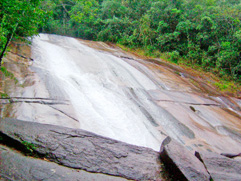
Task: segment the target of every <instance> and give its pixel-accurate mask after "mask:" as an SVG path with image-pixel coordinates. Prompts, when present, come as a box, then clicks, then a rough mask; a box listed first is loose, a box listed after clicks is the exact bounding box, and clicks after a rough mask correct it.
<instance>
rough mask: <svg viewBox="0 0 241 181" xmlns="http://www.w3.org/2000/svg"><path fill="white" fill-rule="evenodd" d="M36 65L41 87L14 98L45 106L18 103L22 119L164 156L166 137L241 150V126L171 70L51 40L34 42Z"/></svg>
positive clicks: (74, 42)
mask: <svg viewBox="0 0 241 181" xmlns="http://www.w3.org/2000/svg"><path fill="white" fill-rule="evenodd" d="M92 44H94V45H95V46H97V45H98V43H92ZM99 45H100V44H99ZM101 46H102V45H101ZM32 58H33V59H34V63H33V65H32V66H31V70H32V71H33V72H34V74H33V75H32V77H31V79H32V80H34V84H33V85H31V86H28V87H25V88H24V89H21V91H19V92H17V93H15V96H21V97H32V98H33V97H35V98H42V99H41V100H44V101H45V102H41V104H37V105H36V104H31V103H30V104H28V103H26V102H23V103H21V104H19V105H18V107H17V108H15V110H16V113H15V117H17V118H19V119H23V120H28V121H30V120H32V121H35V122H41V123H48V124H55V125H60V126H67V127H72V128H81V129H84V130H87V131H91V132H94V133H96V134H100V135H103V136H106V137H110V138H113V139H117V140H120V141H123V142H127V143H130V144H135V145H139V146H145V147H150V148H152V149H154V150H157V151H158V150H159V149H160V145H161V142H162V141H163V139H164V138H165V137H166V135H169V136H171V137H172V138H174V139H176V140H178V141H179V142H180V143H182V144H184V145H186V146H187V147H188V148H189V149H200V150H210V151H211V150H212V151H217V152H224V151H226V152H231V151H232V150H235V151H241V146H240V144H241V143H240V138H241V136H240V135H241V131H240V128H241V123H240V119H239V118H237V117H235V116H232V115H229V114H227V113H226V112H225V111H224V110H223V109H221V108H220V106H219V105H218V104H217V102H214V101H212V100H210V99H207V98H204V97H202V96H200V95H197V94H195V93H193V92H192V91H191V88H190V87H188V85H186V84H185V83H183V82H180V81H179V80H178V81H179V82H176V81H177V80H176V78H175V76H174V75H171V74H166V73H165V72H166V70H165V69H163V70H158V71H157V70H156V69H153V70H151V69H150V68H151V67H152V66H153V65H152V64H150V65H149V64H148V65H145V63H143V62H141V61H135V60H131V59H125V58H119V57H118V56H116V55H113V53H110V52H106V51H101V50H98V49H94V48H91V47H89V46H87V45H85V44H84V43H83V42H81V41H79V40H77V39H74V38H70V37H64V36H57V35H48V34H40V36H38V37H35V38H34V39H33V44H32ZM182 78H183V77H182ZM48 99H49V100H52V101H54V103H53V102H52V103H51V104H50V103H49V102H46V101H49V100H48ZM207 105H208V106H207Z"/></svg>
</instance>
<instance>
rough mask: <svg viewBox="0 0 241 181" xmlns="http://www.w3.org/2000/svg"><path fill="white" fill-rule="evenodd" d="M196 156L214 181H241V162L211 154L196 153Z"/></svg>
mask: <svg viewBox="0 0 241 181" xmlns="http://www.w3.org/2000/svg"><path fill="white" fill-rule="evenodd" d="M195 155H196V156H197V157H198V158H199V159H200V160H201V161H202V162H203V163H204V165H205V167H206V168H207V170H208V172H209V174H210V175H211V177H212V179H213V180H214V181H219V180H229V181H240V180H241V162H240V161H238V160H234V159H231V158H227V157H225V156H222V155H218V154H216V153H210V152H200V153H199V152H196V153H195Z"/></svg>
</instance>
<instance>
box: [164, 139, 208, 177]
mask: <svg viewBox="0 0 241 181" xmlns="http://www.w3.org/2000/svg"><path fill="white" fill-rule="evenodd" d="M160 154H161V160H162V161H163V162H164V164H165V166H166V167H167V169H169V170H170V172H171V173H172V174H173V176H174V178H175V179H177V180H200V181H204V180H209V177H210V176H209V174H208V172H207V171H206V169H205V167H204V165H203V164H202V162H201V161H199V160H198V159H197V158H196V157H195V156H194V155H193V154H192V153H191V152H189V151H188V150H187V149H186V148H185V147H184V146H183V145H181V144H180V143H178V142H177V141H175V140H173V139H171V138H170V137H167V138H166V139H165V140H164V141H163V145H162V146H161V153H160Z"/></svg>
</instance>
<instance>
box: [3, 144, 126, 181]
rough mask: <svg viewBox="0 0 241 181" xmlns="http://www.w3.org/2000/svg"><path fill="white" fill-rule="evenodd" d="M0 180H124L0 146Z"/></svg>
mask: <svg viewBox="0 0 241 181" xmlns="http://www.w3.org/2000/svg"><path fill="white" fill-rule="evenodd" d="M0 158H1V164H0V180H48V181H51V180H52V181H54V180H58V181H78V180H92V181H93V180H98V181H99V180H101V181H106V180H114V181H115V180H116V181H119V180H120V181H121V180H126V179H124V178H120V177H114V176H110V175H105V174H97V173H90V172H86V171H84V170H77V169H72V168H68V167H64V166H61V165H58V164H56V163H53V162H48V161H44V160H41V159H36V158H32V157H26V156H24V155H22V154H20V153H18V152H16V151H13V150H11V149H9V148H8V147H6V146H2V145H0Z"/></svg>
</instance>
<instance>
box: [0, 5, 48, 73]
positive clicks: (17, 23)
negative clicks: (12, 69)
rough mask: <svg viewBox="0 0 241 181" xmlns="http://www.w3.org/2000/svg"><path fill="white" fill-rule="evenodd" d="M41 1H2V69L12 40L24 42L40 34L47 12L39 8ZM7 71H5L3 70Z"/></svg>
mask: <svg viewBox="0 0 241 181" xmlns="http://www.w3.org/2000/svg"><path fill="white" fill-rule="evenodd" d="M40 2H41V1H40V0H1V1H0V67H1V65H2V58H3V56H4V54H5V53H6V50H7V47H8V45H9V43H10V41H11V40H17V39H20V40H24V37H30V36H32V35H35V34H37V33H38V29H39V25H41V24H42V23H43V20H44V16H45V14H46V13H45V12H44V11H43V10H42V9H40V8H39V6H40ZM1 71H5V69H1Z"/></svg>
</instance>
